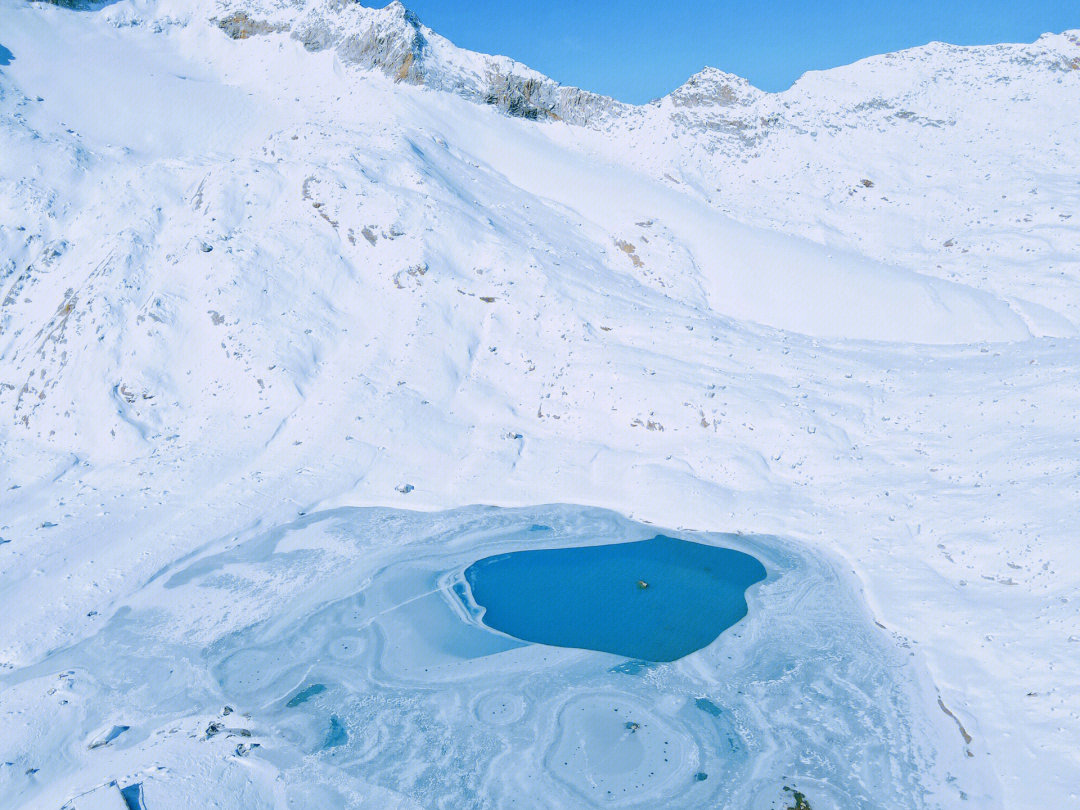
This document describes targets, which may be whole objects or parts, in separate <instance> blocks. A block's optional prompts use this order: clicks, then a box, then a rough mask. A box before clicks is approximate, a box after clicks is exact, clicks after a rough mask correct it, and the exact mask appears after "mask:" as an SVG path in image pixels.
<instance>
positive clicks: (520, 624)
mask: <svg viewBox="0 0 1080 810" xmlns="http://www.w3.org/2000/svg"><path fill="white" fill-rule="evenodd" d="M765 576H766V571H765V567H764V566H763V565H762V564H761V563H760V562H758V560H756V559H755V558H754V557H752V556H750V555H749V554H744V553H743V552H741V551H735V550H733V549H728V548H717V547H715V546H706V545H703V544H701V543H692V542H689V541H686V540H677V539H675V538H672V537H665V536H663V535H657V536H656V537H654V538H652V539H651V540H641V541H638V542H636V543H611V544H608V545H600V546H579V547H576V548H554V549H541V550H536V551H514V552H510V553H507V554H499V555H496V556H493V557H487V558H485V559H482V560H480V561H478V562H476V563H474V564H473V565H471V566H469V567H468V568H467V569H466V570H465V578H466V580H467V581H468V583H469V587H470V589H471V590H472V595H473V599H474V600H475V602H476V604H477V605H478V606H480V607H482V608H483V609H484V615H483V622H484V624H486V625H487V626H489V627H492V628H494V629H496V630H499V631H501V632H503V633H506V634H507V635H510V636H514V637H515V638H519V639H522V640H524V641H531V642H535V643H539V644H548V645H551V646H556V647H577V648H581V649H587V650H599V651H601V652H609V653H614V654H616V655H623V656H626V657H628V658H637V659H641V660H644V661H676V660H678V659H679V658H683V657H684V656H687V655H689V654H690V653H692V652H695V651H697V650H700V649H701V648H703V647H707V646H708V645H709V644H711V643H712V642H713V641H715V640H716V638H717V636H719V635H720V633H722V632H723V631H724V630H726V629H727V628H729V627H731V626H732V625H734V624H735V623H736V622H738V621H739V620H741V619H742V618H743V617H744V616H746V612H747V606H746V598H745V592H746V589H747V588H748V587H750V586H751V585H753V584H754V583H756V582H760V581H761V580H763V579H765Z"/></svg>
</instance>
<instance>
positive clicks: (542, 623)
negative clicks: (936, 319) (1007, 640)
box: [0, 504, 993, 810]
mask: <svg viewBox="0 0 1080 810" xmlns="http://www.w3.org/2000/svg"><path fill="white" fill-rule="evenodd" d="M766 571H767V572H768V576H766ZM95 621H99V626H98V628H97V630H96V631H95V632H93V633H91V634H90V635H88V636H87V638H85V639H84V640H82V641H80V642H78V643H76V644H74V645H72V646H70V647H66V648H62V649H58V650H56V651H55V652H53V653H52V654H50V655H49V656H47V657H46V658H45V659H43V660H42V661H40V662H37V663H34V664H31V665H29V666H26V667H22V668H18V669H14V670H4V671H0V698H3V697H4V696H5V695H6V694H15V693H17V694H19V695H21V696H23V697H20V700H23V701H24V704H25V705H27V706H30V707H36V708H33V709H32V710H31V714H28V715H27V716H26V717H20V718H19V722H20V723H27V724H32V727H33V728H35V729H41V731H40V732H35V733H34V734H33V737H32V739H33V742H32V744H31V746H30V747H29V748H27V747H26V746H23V747H21V748H20V749H18V750H14V749H13V747H12V746H11V745H10V744H9V745H8V746H7V747H6V748H5V746H4V741H5V735H3V734H0V797H3V799H2V800H0V804H3V806H4V807H8V806H13V807H19V808H26V809H27V810H29V808H34V810H36V808H38V807H43V808H59V807H63V806H65V803H66V806H70V807H73V808H75V810H84V809H85V808H86V807H92V806H112V807H121V806H123V805H124V804H126V805H127V806H129V807H130V806H140V807H145V808H146V810H170V808H180V807H197V806H203V805H205V804H206V792H205V791H206V787H205V786H206V784H207V780H213V784H214V785H215V786H216V790H217V791H218V794H217V795H218V798H219V799H220V800H221V801H223V802H225V803H226V804H231V805H237V803H240V804H242V805H243V806H244V807H245V808H251V810H274V809H275V808H278V807H282V806H284V805H285V804H288V806H290V807H348V808H354V809H355V810H388V808H391V809H392V810H417V808H443V809H444V810H473V809H474V808H485V810H562V809H563V808H574V810H577V809H578V808H601V807H602V808H608V809H610V808H620V809H622V810H630V808H633V809H634V810H644V809H645V808H656V807H663V808H665V810H700V808H705V807H710V808H712V807H733V808H734V807H737V808H748V810H779V808H786V807H791V806H792V803H793V801H794V796H795V794H794V791H798V792H799V793H800V794H803V795H805V797H806V802H807V803H808V805H809V806H810V807H813V809H814V810H885V809H886V808H894V807H903V808H921V809H922V810H930V808H934V810H953V808H956V809H957V810H960V809H961V808H967V807H983V806H990V805H991V804H992V802H990V801H989V800H988V799H987V798H986V794H985V791H984V789H983V787H982V786H983V785H986V784H990V783H991V781H992V778H993V777H992V774H990V773H989V772H988V771H987V770H986V766H985V765H984V760H987V761H988V758H986V757H981V756H973V752H972V747H971V744H970V742H969V739H968V738H965V737H963V735H962V734H961V732H960V731H959V729H958V727H957V722H956V720H955V719H954V718H953V717H951V716H950V715H947V714H946V713H945V712H944V710H943V709H942V708H941V706H942V705H944V704H939V700H940V699H941V698H940V696H939V694H938V693H937V692H936V690H935V689H934V688H933V686H932V684H929V683H928V681H926V680H925V679H924V674H923V671H922V670H921V668H920V666H919V665H918V662H917V659H916V658H915V657H913V655H912V653H913V650H911V649H909V647H908V646H906V645H905V644H903V643H900V642H898V641H897V639H896V638H895V637H894V636H893V635H892V634H890V633H889V632H887V631H885V630H884V629H882V628H881V627H880V626H878V625H876V624H875V623H874V621H873V617H872V615H871V614H870V613H869V612H868V610H867V609H866V606H865V604H864V603H863V600H862V596H861V594H860V592H859V590H858V587H857V581H855V580H854V579H853V578H852V577H851V576H850V575H849V574H848V573H847V572H846V571H845V569H844V568H843V567H842V565H840V564H838V563H837V562H836V561H834V560H832V559H830V558H826V557H824V556H823V555H821V554H819V553H818V552H816V551H815V550H814V549H813V548H812V547H808V546H806V545H804V544H797V543H794V542H792V541H789V540H787V539H785V538H782V537H774V536H766V535H748V534H735V533H722V532H693V533H691V532H688V531H678V530H674V529H668V530H663V529H660V528H658V527H654V526H652V525H648V524H644V523H640V522H637V521H634V520H631V519H629V518H627V517H624V516H622V515H619V514H616V513H613V512H609V511H606V510H602V509H595V508H591V507H582V506H574V505H567V504H556V505H539V506H534V507H521V508H515V509H501V508H495V507H480V506H473V507H465V508H462V509H455V510H452V511H447V512H436V513H422V512H405V511H400V510H396V509H383V508H353V507H342V508H338V509H330V510H326V511H321V512H316V513H311V514H306V515H301V516H299V517H298V518H297V519H295V520H293V521H290V522H287V523H284V524H281V525H276V526H257V527H253V528H252V529H251V530H249V531H247V532H245V533H243V534H241V535H239V536H233V535H229V536H227V537H224V538H220V539H216V540H213V541H209V542H208V543H207V545H206V547H205V548H204V549H202V550H200V551H199V552H197V553H194V554H192V555H189V556H186V557H184V558H182V559H178V560H176V561H175V562H174V563H172V564H170V565H169V566H167V567H166V568H164V569H162V570H161V571H160V572H158V573H157V574H156V575H155V576H153V577H151V578H150V579H149V580H148V581H147V582H146V583H144V584H143V585H142V586H141V587H139V588H138V589H137V590H136V591H135V592H134V593H133V594H132V595H131V596H130V597H128V598H125V599H124V600H122V601H121V602H120V603H118V604H117V605H116V607H115V608H114V609H113V610H112V611H111V613H110V614H109V615H107V616H103V617H101V619H100V620H98V619H95ZM600 651H603V652H600ZM30 698H33V699H32V700H31V699H30ZM9 736H10V735H9ZM25 739H30V738H29V737H27V738H25ZM976 739H977V738H976ZM5 762H7V763H14V764H13V765H12V764H9V765H7V766H4V765H3V763H5ZM943 774H944V776H943ZM946 776H947V777H948V779H949V780H951V781H945V780H946ZM928 784H933V785H942V784H944V785H945V786H946V787H945V788H944V789H941V790H936V791H934V792H930V791H929V790H928V789H927V785H928ZM50 785H55V786H56V787H55V788H50ZM49 790H52V792H51V793H50V792H49ZM88 791H89V792H88ZM94 802H97V804H94ZM110 802H111V803H110Z"/></svg>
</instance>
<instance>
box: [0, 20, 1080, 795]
mask: <svg viewBox="0 0 1080 810" xmlns="http://www.w3.org/2000/svg"><path fill="white" fill-rule="evenodd" d="M0 46H3V48H2V49H0V482H2V486H0V538H2V541H3V542H2V543H0V607H2V608H3V610H4V612H5V614H6V615H8V616H16V617H17V620H16V621H8V622H5V623H0V677H3V678H7V679H9V680H8V681H6V682H5V683H6V684H14V683H19V684H20V687H19V689H18V690H16V689H14V688H11V689H6V690H5V692H0V710H2V711H3V712H4V713H5V714H4V728H5V729H6V730H5V731H4V732H3V734H2V735H0V736H2V738H3V739H2V740H0V744H2V745H3V746H4V749H3V750H4V753H3V756H0V759H3V760H5V761H10V762H17V763H18V767H17V768H16V767H15V766H8V765H5V766H4V770H2V771H0V796H11V797H14V799H13V800H12V802H13V803H14V804H15V806H20V807H22V806H25V807H36V806H40V805H39V804H38V802H39V800H40V799H41V797H42V796H43V795H45V794H44V793H43V792H42V791H47V790H52V789H54V788H55V786H56V785H58V784H61V783H60V782H58V781H55V780H59V779H60V778H61V776H63V778H64V779H65V780H67V781H65V782H63V784H64V785H65V786H70V785H74V783H75V782H77V781H78V779H80V778H83V776H85V774H84V773H83V772H82V771H79V770H78V769H77V768H76V767H75V766H74V765H73V764H72V763H71V761H68V760H60V761H58V762H57V763H53V764H52V766H50V767H55V768H57V769H58V770H57V771H56V772H51V771H49V770H48V768H45V769H44V770H42V771H41V773H39V774H37V775H33V774H30V773H29V771H30V770H32V769H33V768H35V767H40V763H38V764H35V763H34V762H30V761H28V760H27V759H26V758H27V756H28V754H27V751H38V750H40V749H39V748H36V747H35V746H37V745H39V744H42V743H41V740H45V739H46V738H45V737H41V736H40V735H39V731H36V730H35V729H39V726H37V725H35V724H34V723H31V722H30V721H29V720H25V718H27V717H29V716H30V715H33V714H34V712H40V711H44V709H42V708H41V707H45V706H47V705H48V704H47V702H46V699H45V697H44V695H45V694H46V689H47V687H45V686H42V687H41V690H42V693H41V694H40V695H39V694H37V693H35V692H34V691H33V690H34V689H35V688H37V682H36V681H27V680H26V678H28V677H29V675H27V673H30V672H34V671H36V670H33V669H32V668H33V666H34V665H35V663H37V662H40V661H42V660H43V659H44V657H45V656H46V655H47V654H48V653H49V652H50V651H52V650H55V649H60V648H64V647H67V646H69V645H71V644H72V643H74V642H76V641H77V640H79V639H83V638H87V637H89V636H91V635H92V634H94V633H96V632H97V631H98V630H99V629H100V627H101V626H102V623H103V622H104V621H105V620H107V619H108V618H109V617H111V616H114V615H117V611H119V610H122V609H123V608H124V607H125V606H126V605H128V604H130V603H131V600H133V599H135V598H136V595H137V594H139V593H140V590H141V589H142V588H143V587H144V586H145V585H146V584H147V583H148V582H149V581H150V580H151V579H152V578H153V576H154V575H155V573H156V572H158V571H160V570H161V569H162V568H163V567H164V566H167V565H169V564H172V563H174V562H176V561H177V560H180V559H182V558H184V557H185V556H186V555H189V554H191V553H193V552H194V551H196V550H197V549H203V550H204V551H205V550H206V549H211V550H212V549H217V548H224V547H227V546H229V545H230V544H232V543H233V542H234V541H235V540H236V539H237V538H240V539H244V538H250V537H252V536H254V535H255V534H256V533H257V532H259V531H260V530H262V531H265V530H267V529H269V528H270V527H274V526H278V525H281V524H285V523H287V522H289V521H291V520H293V519H295V517H296V515H297V513H298V512H310V511H313V510H315V509H323V508H327V507H331V506H339V505H378V506H396V507H403V508H418V509H436V508H442V507H455V506H461V505H465V504H472V503H489V504H503V505H518V504H523V505H528V504H538V503H549V502H566V503H579V504H589V505H597V506H605V507H609V508H612V509H615V510H617V511H620V512H622V513H624V514H632V515H634V516H636V517H638V518H642V519H648V520H650V521H656V522H659V523H661V524H662V525H668V526H672V527H686V528H691V529H701V530H723V531H746V532H764V533H771V534H776V535H780V536H785V537H790V538H793V539H795V540H797V541H799V542H801V543H803V544H804V545H805V546H806V547H807V548H809V549H813V550H815V551H818V552H821V553H825V554H828V555H832V556H834V557H836V558H839V559H842V560H844V564H845V565H846V566H849V567H850V569H852V570H853V571H855V572H856V573H857V576H858V578H859V580H860V582H861V584H862V587H863V588H864V589H865V598H866V600H867V603H868V604H869V606H870V609H871V610H872V611H873V613H874V614H875V617H876V619H877V621H879V622H880V623H881V624H882V625H883V626H885V627H887V628H888V629H889V630H890V631H891V632H892V633H894V634H895V639H896V642H895V643H896V644H899V645H908V646H910V648H911V649H912V650H913V651H914V652H915V654H916V656H917V657H918V660H919V662H920V666H923V667H924V668H925V669H926V671H927V672H928V673H929V676H930V677H931V678H932V680H933V683H934V685H935V688H936V689H937V690H939V692H940V695H941V706H942V709H943V710H946V707H947V711H948V712H950V713H951V715H950V716H953V717H955V718H956V720H957V723H958V724H959V725H960V728H961V729H962V730H963V736H964V738H965V739H966V737H968V736H970V738H971V741H970V742H965V740H964V739H962V738H961V736H962V735H961V734H960V733H957V731H956V729H955V728H951V727H950V731H949V733H950V734H951V735H952V737H950V738H949V741H948V742H943V741H936V744H940V745H942V746H946V745H952V746H955V750H956V751H957V752H959V751H962V750H969V751H970V753H971V757H970V759H971V760H972V761H973V762H972V764H971V765H970V767H971V768H972V769H973V770H970V771H965V772H964V773H953V774H951V775H952V776H953V777H955V778H957V779H960V780H961V782H963V785H964V788H963V789H966V790H968V791H970V790H971V784H972V783H977V784H979V785H980V787H979V790H980V791H981V792H980V793H979V797H980V802H981V805H980V806H989V807H993V806H1000V807H1006V808H1023V807H1042V806H1055V805H1064V804H1068V803H1069V802H1070V801H1076V799H1077V796H1076V790H1077V788H1076V785H1077V784H1080V759H1078V754H1077V751H1080V697H1078V696H1080V663H1078V661H1080V611H1078V606H1077V605H1078V603H1077V597H1076V594H1077V593H1078V586H1080V565H1078V563H1080V559H1078V554H1077V551H1076V546H1075V542H1074V538H1073V524H1074V520H1075V515H1076V514H1077V513H1078V509H1080V477H1078V476H1080V467H1078V465H1077V458H1078V457H1080V455H1078V453H1080V423H1078V416H1077V414H1078V413H1080V387H1078V386H1077V385H1076V379H1077V373H1078V371H1080V361H1078V358H1080V351H1078V350H1080V339H1078V337H1077V329H1078V326H1080V231H1078V229H1077V223H1078V222H1080V145H1078V141H1077V139H1076V137H1075V132H1076V129H1077V124H1078V123H1080V120H1078V118H1080V112H1078V111H1080V69H1078V68H1080V38H1078V35H1077V34H1076V33H1066V34H1061V35H1047V36H1045V37H1043V38H1041V39H1040V40H1039V41H1038V42H1036V43H1034V44H1030V45H999V46H990V47H980V48H957V47H953V46H948V45H940V44H932V45H929V46H926V47H924V48H918V49H913V50H911V51H906V52H903V53H899V54H891V55H887V56H881V57H875V58H873V59H869V60H864V61H863V62H860V63H857V64H855V65H852V66H849V67H845V68H839V69H836V70H833V71H827V72H823V73H814V74H808V75H806V76H804V77H803V78H802V79H800V80H799V81H798V82H797V83H796V84H795V86H794V87H792V88H791V89H790V90H788V91H786V92H784V93H779V94H766V93H762V92H759V91H757V90H755V89H754V88H752V87H750V86H749V85H748V84H746V83H745V82H744V81H742V80H739V79H737V78H735V77H731V76H728V75H726V74H723V73H721V72H719V71H714V70H705V71H703V72H702V73H700V74H698V75H697V76H695V77H693V78H692V79H691V80H690V81H689V82H688V83H687V84H686V85H684V86H683V87H681V88H679V89H677V90H676V91H675V92H673V93H672V94H671V95H669V96H667V97H665V98H663V99H660V100H659V101H657V102H654V103H652V104H649V105H645V106H643V107H632V106H629V105H623V104H619V103H617V102H614V101H611V100H609V99H604V98H602V97H600V96H596V95H593V94H589V93H585V92H583V91H578V90H575V89H570V88H564V87H560V86H558V85H557V84H556V83H554V82H552V81H551V80H549V79H547V78H545V77H543V76H540V75H539V74H536V73H535V72H533V71H530V70H529V69H527V68H525V67H523V66H521V65H518V64H517V63H515V62H513V61H512V60H509V59H506V58H504V57H488V56H483V55H478V54H472V53H469V52H466V51H462V50H460V49H457V48H455V47H454V46H453V45H451V44H450V43H448V42H447V41H446V40H444V39H442V38H440V37H439V36H438V35H437V34H435V33H434V32H431V31H430V30H429V29H427V28H425V27H423V26H422V25H421V24H420V23H419V22H418V21H417V20H416V19H415V17H413V16H412V15H411V14H409V13H408V12H407V11H406V10H405V9H404V8H403V7H401V6H400V5H399V4H392V5H391V6H389V7H388V8H387V9H383V10H372V9H367V8H364V7H361V6H359V5H356V4H352V3H344V4H338V3H328V2H327V3H323V2H317V1H316V0H311V1H310V2H303V3H295V4H294V3H270V2H244V3H227V4H217V3H210V2H205V0H159V2H141V1H136V0H124V1H123V2H118V3H114V4H109V5H104V6H97V5H95V6H92V7H87V8H81V9H68V8H62V7H57V6H53V5H46V4H39V3H24V2H21V0H0ZM507 113H509V115H508V114H507ZM406 484H408V485H409V486H408V487H407V486H405V485H406ZM410 487H412V489H410ZM406 490H408V491H407V492H406ZM279 585H280V587H282V588H287V586H288V583H287V582H282V583H279ZM269 587H270V586H269V585H267V588H269ZM138 598H144V599H145V597H138ZM256 602H257V600H254V599H252V600H249V601H247V602H244V601H242V600H239V601H237V602H236V603H233V604H229V605H227V606H226V609H223V610H222V611H221V612H220V613H217V614H213V613H211V614H209V615H208V614H207V613H205V612H203V611H201V610H199V609H198V608H197V606H195V605H192V606H191V608H190V611H189V612H188V613H185V612H184V611H183V610H178V611H176V614H175V616H174V619H173V625H171V626H167V627H162V628H161V630H160V632H161V633H162V634H165V636H167V637H172V636H171V635H170V634H175V635H176V637H177V638H180V637H187V638H197V639H199V640H201V641H205V642H206V643H207V644H209V643H211V642H213V641H214V640H216V639H219V638H222V637H223V636H224V635H226V634H227V633H231V632H233V631H235V630H236V629H237V628H239V627H242V626H243V625H244V623H245V622H246V621H250V620H251V619H254V618H262V616H261V615H256V607H255V604H256ZM174 607H175V606H174ZM162 609H164V607H162ZM248 611H251V612H250V613H249V612H248ZM185 616H186V617H187V618H185ZM27 684H29V685H27ZM35 701H37V702H36V703H35ZM35 707H37V708H35ZM933 708H934V711H935V712H936V707H933ZM35 716H36V715H35ZM942 716H945V715H942ZM20 718H23V720H20ZM938 719H939V720H940V718H938ZM24 720H25V722H24ZM951 722H952V721H951V720H949V723H951ZM35 735H39V736H35ZM35 740H37V742H35ZM965 746H966V749H965ZM265 767H270V766H269V765H266V766H265ZM965 767H967V766H965ZM65 769H66V770H65ZM24 771H26V773H25V774H24ZM73 774H74V775H73ZM79 774H83V776H79ZM86 778H89V777H86ZM114 778H115V777H114ZM206 778H207V779H210V780H212V779H213V778H214V777H213V776H212V774H211V775H210V776H207V777H206ZM950 784H951V783H950ZM89 786H90V784H89V783H88V784H80V785H74V787H72V789H71V790H70V791H69V793H68V794H65V795H64V796H61V797H60V800H61V801H62V800H63V799H64V798H66V797H68V796H73V795H75V793H76V792H78V790H77V789H76V788H78V789H85V788H86V787H89ZM55 789H56V790H59V788H55ZM950 790H951V788H950ZM49 795H51V794H49ZM959 795H960V794H959V793H956V792H952V793H949V792H942V793H941V794H940V795H935V798H933V799H928V800H927V806H937V804H935V802H937V803H940V804H941V805H945V806H952V805H954V804H956V805H957V806H959V804H960V802H961V799H959V798H958V796H959ZM943 797H944V798H943ZM12 802H7V801H5V802H0V803H3V804H5V805H6V804H9V803H12ZM152 810H156V808H152Z"/></svg>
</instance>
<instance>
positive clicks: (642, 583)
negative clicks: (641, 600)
mask: <svg viewBox="0 0 1080 810" xmlns="http://www.w3.org/2000/svg"><path fill="white" fill-rule="evenodd" d="M637 586H638V587H639V588H641V590H645V589H646V588H648V587H649V583H648V582H646V581H645V580H643V579H639V580H638V581H637Z"/></svg>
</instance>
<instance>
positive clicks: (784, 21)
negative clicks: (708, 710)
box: [363, 0, 1080, 103]
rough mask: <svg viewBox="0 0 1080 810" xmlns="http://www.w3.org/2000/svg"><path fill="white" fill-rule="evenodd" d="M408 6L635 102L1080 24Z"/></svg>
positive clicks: (862, 7)
mask: <svg viewBox="0 0 1080 810" xmlns="http://www.w3.org/2000/svg"><path fill="white" fill-rule="evenodd" d="M386 1H387V2H388V1H389V0H386ZM403 1H404V2H405V5H406V6H407V7H409V8H410V9H412V10H413V11H414V12H416V14H417V15H418V16H419V17H420V19H421V20H423V22H425V23H426V24H427V25H429V26H430V27H431V28H433V29H434V30H435V31H437V32H438V33H440V34H442V35H443V36H445V37H448V38H449V39H451V40H453V41H454V42H455V43H457V44H458V45H461V46H462V47H465V48H469V49H471V50H476V51H483V52H485V53H503V54H506V55H507V56H512V57H514V58H515V59H517V60H519V61H521V62H524V63H526V64H528V65H530V66H532V67H534V68H536V69H537V70H540V71H542V72H543V73H546V74H547V75H549V76H552V77H553V78H555V79H558V80H559V81H561V82H563V83H566V84H574V85H577V86H579V87H584V88H586V89H588V90H595V91H597V92H601V93H604V94H606V95H611V96H614V97H616V98H619V99H622V100H624V101H630V102H634V103H641V102H645V101H648V100H650V99H652V98H657V97H659V96H662V95H664V94H666V93H668V92H670V91H671V90H673V89H674V88H675V87H677V86H679V85H680V84H682V83H683V82H684V81H685V80H686V79H687V78H688V77H689V76H691V75H692V74H694V73H696V72H697V71H698V70H700V69H701V68H702V67H704V66H706V65H711V66H713V67H718V68H720V69H721V70H726V71H729V72H731V73H735V74H738V75H740V76H743V77H745V78H747V79H749V80H750V81H751V83H753V84H755V85H757V86H758V87H761V88H762V89H765V90H783V89H786V88H787V87H789V86H790V85H791V83H792V82H793V81H794V80H795V79H796V78H798V77H799V76H800V75H801V74H802V73H804V72H805V71H807V70H816V69H822V68H829V67H835V66H836V65H843V64H847V63H849V62H854V61H855V60H857V59H861V58H863V57H864V56H871V55H873V54H876V53H884V52H887V51H895V50H899V49H901V48H907V47H911V46H913V45H922V44H924V43H926V42H930V41H932V40H943V41H946V42H953V43H957V44H961V45H975V44H987V43H993V42H1030V41H1033V40H1034V39H1036V38H1037V37H1038V36H1039V35H1040V34H1042V33H1043V32H1045V31H1062V30H1065V29H1068V28H1080V0H1012V2H1005V1H1004V0H982V2H976V1H975V0H969V2H953V0H937V1H936V2H935V0H907V2H896V0H861V2H860V1H859V0H827V1H825V0H823V1H822V2H817V3H811V2H792V1H791V0H784V1H783V2H780V1H779V0H778V1H777V2H748V1H747V0H723V1H722V2H704V1H702V0H699V2H690V1H689V0H665V1H664V2H640V0H624V1H623V2H612V0H576V2H571V1H570V0H548V2H543V1H541V2H537V1H536V0H532V1H531V2H516V1H515V0H502V2H499V0H471V2H461V0H403ZM363 2H364V4H365V5H373V6H382V5H385V2H380V0H363Z"/></svg>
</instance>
